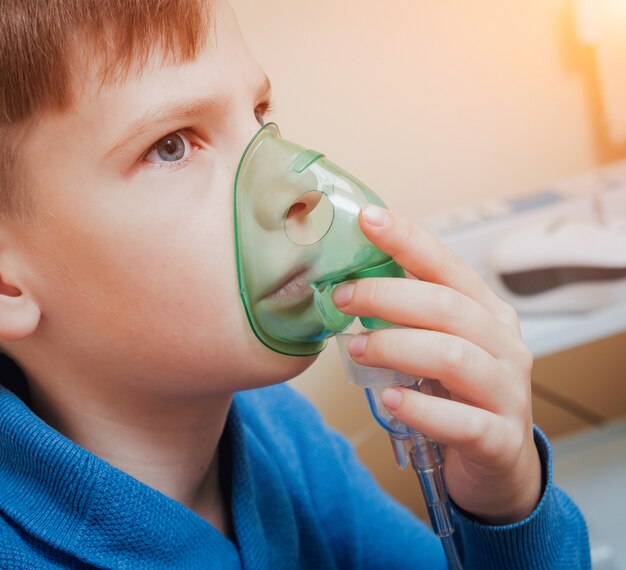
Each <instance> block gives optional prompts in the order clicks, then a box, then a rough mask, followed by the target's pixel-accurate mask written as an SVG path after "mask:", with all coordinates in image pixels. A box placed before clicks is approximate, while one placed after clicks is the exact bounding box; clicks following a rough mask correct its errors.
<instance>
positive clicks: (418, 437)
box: [336, 333, 462, 570]
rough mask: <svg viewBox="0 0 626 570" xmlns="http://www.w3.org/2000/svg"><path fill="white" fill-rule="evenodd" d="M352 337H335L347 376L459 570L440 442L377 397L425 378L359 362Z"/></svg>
mask: <svg viewBox="0 0 626 570" xmlns="http://www.w3.org/2000/svg"><path fill="white" fill-rule="evenodd" d="M353 336H354V335H353V334H349V333H341V334H338V335H337V337H336V338H337V344H338V346H339V353H340V355H341V359H342V362H343V365H344V368H345V370H346V373H347V375H348V379H349V381H350V382H351V383H353V384H356V385H357V386H361V387H362V388H364V389H365V395H366V397H367V402H368V404H369V407H370V411H371V412H372V415H373V416H374V419H375V420H376V422H377V423H378V424H379V425H380V426H381V427H382V428H383V429H385V430H386V431H387V433H388V434H389V439H390V441H391V446H392V448H393V452H394V456H395V459H396V463H397V464H398V467H400V468H401V469H404V468H405V467H406V466H407V465H408V464H409V462H410V463H411V466H412V467H413V470H414V471H415V474H416V475H417V478H418V480H419V483H420V486H421V488H422V494H423V495H424V500H425V501H426V507H427V509H428V516H429V517H430V522H431V525H432V527H433V531H434V532H435V534H436V535H437V536H438V537H439V538H440V539H441V542H442V544H443V548H444V551H445V553H446V557H447V559H448V564H449V566H450V568H451V569H452V570H457V569H461V568H462V565H461V561H460V559H459V555H458V552H457V550H456V546H455V544H454V538H453V534H454V526H453V524H452V511H451V507H450V500H449V498H448V492H447V490H446V484H445V480H444V476H443V458H442V456H441V450H440V449H439V445H438V444H437V442H435V441H433V440H432V439H430V438H429V437H427V436H425V435H424V434H422V433H420V432H418V431H416V430H414V429H412V428H409V427H407V426H405V425H404V424H402V423H400V422H399V421H398V420H396V419H395V418H394V417H393V416H392V415H391V414H390V413H389V412H388V411H387V410H386V408H385V406H384V404H383V403H382V401H381V399H380V395H381V393H382V391H383V390H384V389H385V388H388V387H391V386H403V387H406V388H410V389H412V390H417V391H420V389H421V385H422V383H423V382H426V380H425V379H423V378H416V377H414V376H409V375H408V374H403V373H401V372H396V371H395V370H389V369H386V368H374V367H370V366H363V365H361V364H358V363H357V362H355V361H354V360H353V359H352V358H351V357H350V354H349V353H348V342H349V341H350V339H351V338H352V337H353Z"/></svg>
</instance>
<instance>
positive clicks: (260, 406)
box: [236, 384, 351, 459]
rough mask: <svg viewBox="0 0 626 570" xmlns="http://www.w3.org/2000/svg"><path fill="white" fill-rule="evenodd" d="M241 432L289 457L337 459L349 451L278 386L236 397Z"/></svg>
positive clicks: (299, 398)
mask: <svg viewBox="0 0 626 570" xmlns="http://www.w3.org/2000/svg"><path fill="white" fill-rule="evenodd" d="M236 402H237V408H238V410H239V413H240V416H241V420H242V424H243V426H244V429H245V430H246V431H247V432H248V433H249V434H251V435H253V436H254V438H255V439H256V440H257V441H258V442H259V443H260V444H261V445H263V446H264V447H267V448H271V449H273V450H274V451H277V452H278V453H279V454H281V455H282V454H289V455H290V456H292V457H294V456H300V457H302V456H304V455H308V454H309V453H310V452H311V450H313V449H315V450H316V453H315V455H316V456H317V458H318V459H319V455H320V454H324V455H326V456H334V458H335V459H340V457H342V456H343V455H344V454H345V453H346V452H348V451H349V450H350V448H351V446H350V444H349V443H348V442H347V440H346V439H345V438H344V437H343V436H341V435H340V434H338V433H337V432H335V431H334V430H332V429H330V428H329V427H328V426H327V425H326V424H325V423H324V420H323V419H322V417H321V415H320V413H319V412H318V411H317V409H316V408H315V407H314V406H313V404H311V402H310V401H309V400H307V398H305V397H304V396H303V395H302V394H300V393H299V392H297V391H296V390H294V389H293V388H291V387H290V386H288V385H287V384H278V385H275V386H268V387H266V388H260V389H257V390H251V391H248V392H242V393H239V394H238V395H237V397H236Z"/></svg>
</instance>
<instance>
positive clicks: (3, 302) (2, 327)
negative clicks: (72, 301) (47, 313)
mask: <svg viewBox="0 0 626 570" xmlns="http://www.w3.org/2000/svg"><path fill="white" fill-rule="evenodd" d="M3 270H4V271H3ZM40 319H41V310H40V308H39V305H38V304H37V303H36V302H35V300H34V299H33V298H32V297H31V296H30V295H29V294H28V293H27V292H26V291H25V290H24V289H23V288H22V287H21V286H20V283H19V282H17V280H15V279H11V278H10V277H9V272H8V270H5V268H4V267H3V264H2V256H0V342H12V341H17V340H22V339H24V338H26V337H28V336H30V335H31V334H33V333H34V332H35V330H36V329H37V326H38V325H39V320H40Z"/></svg>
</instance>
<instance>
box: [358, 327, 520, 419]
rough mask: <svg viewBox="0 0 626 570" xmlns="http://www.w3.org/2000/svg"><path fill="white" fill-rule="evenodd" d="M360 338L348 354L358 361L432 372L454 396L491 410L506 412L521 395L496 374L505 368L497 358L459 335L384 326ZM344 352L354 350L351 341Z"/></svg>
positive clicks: (420, 373)
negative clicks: (361, 343)
mask: <svg viewBox="0 0 626 570" xmlns="http://www.w3.org/2000/svg"><path fill="white" fill-rule="evenodd" d="M361 338H363V336H360V337H358V338H357V339H356V340H355V344H358V343H359V339H361ZM364 340H366V343H365V347H364V349H363V347H357V349H358V350H357V352H359V351H360V350H363V353H362V354H361V355H360V356H356V355H355V356H353V358H354V360H355V361H356V362H358V363H359V364H363V365H366V366H373V367H378V368H390V369H393V370H397V371H399V372H403V373H404V374H409V375H411V376H421V377H423V378H437V380H439V381H440V382H441V383H442V385H443V386H444V388H445V389H446V390H448V391H449V392H450V393H451V394H454V396H455V397H456V398H459V399H462V400H464V401H468V402H471V403H472V404H475V405H477V406H480V407H481V408H485V409H487V410H489V411H492V412H494V413H507V411H508V410H509V409H510V402H511V401H518V400H519V399H520V398H521V399H524V398H525V393H524V392H523V391H522V387H521V386H518V385H516V384H514V383H512V382H508V381H503V380H502V377H503V376H505V375H506V374H507V372H506V371H505V370H504V367H503V366H502V365H501V364H500V362H499V361H497V360H496V359H495V358H493V357H492V356H491V355H490V354H488V353H487V352H485V351H484V350H483V349H481V348H479V347H478V346H476V345H474V344H472V343H470V342H468V341H466V340H463V339H461V338H458V337H455V336H452V335H448V334H444V333H440V332H434V331H425V330H412V329H388V330H381V331H377V332H374V333H372V334H369V335H367V336H366V337H365V338H364ZM360 342H362V341H360ZM350 352H351V354H353V352H354V346H353V344H352V343H350ZM416 355H418V356H417V357H416Z"/></svg>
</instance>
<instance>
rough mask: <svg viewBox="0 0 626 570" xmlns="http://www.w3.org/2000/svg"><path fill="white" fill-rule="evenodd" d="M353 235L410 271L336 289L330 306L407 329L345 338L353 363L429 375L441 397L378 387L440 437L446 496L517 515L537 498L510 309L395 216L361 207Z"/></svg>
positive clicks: (525, 362)
mask: <svg viewBox="0 0 626 570" xmlns="http://www.w3.org/2000/svg"><path fill="white" fill-rule="evenodd" d="M359 224H360V227H361V229H362V231H363V233H364V234H365V236H366V237H367V238H368V239H369V240H370V241H371V242H372V243H373V244H374V245H376V246H377V247H378V248H380V249H381V250H383V251H385V252H386V253H388V254H389V255H391V256H392V257H393V258H394V259H395V261H396V262H397V263H398V264H399V265H401V266H402V267H403V268H404V269H405V270H406V271H407V272H408V273H409V274H411V275H412V276H415V277H417V278H418V279H391V278H390V279H383V278H371V279H361V280H358V281H356V282H354V283H351V284H346V285H343V286H341V287H338V288H337V290H336V291H335V292H334V293H333V299H334V301H335V303H336V305H337V307H338V308H339V309H341V311H343V312H345V313H347V314H350V315H357V316H361V317H377V318H380V319H384V320H386V321H389V322H392V323H395V324H398V325H401V326H404V327H409V328H406V329H388V330H380V331H376V332H373V333H371V334H368V335H359V336H357V337H355V338H353V339H352V340H351V341H350V345H349V350H350V354H351V355H352V357H353V358H354V359H355V360H356V361H357V362H359V363H360V364H365V365H370V366H376V367H383V368H393V369H395V370H398V371H401V372H405V373H408V374H412V375H415V376H423V377H425V378H436V379H437V380H439V382H440V383H441V384H442V386H443V387H444V388H445V389H446V390H447V391H448V392H449V393H450V400H448V399H443V398H439V397H436V396H433V395H428V394H423V393H419V392H414V391H412V390H409V389H404V388H401V389H398V388H392V389H388V390H385V391H384V392H383V401H384V403H385V405H386V406H387V408H388V409H389V411H390V412H391V413H392V414H393V415H394V416H395V417H396V418H397V419H398V420H400V421H401V422H403V423H405V424H406V425H409V426H411V427H413V428H415V429H417V430H419V431H421V432H423V433H425V434H426V435H429V436H430V437H432V438H433V439H435V440H436V441H438V442H439V443H441V444H442V446H443V453H444V455H445V467H444V469H445V475H446V483H447V486H448V491H449V493H450V497H451V498H452V499H453V500H454V502H455V503H456V504H457V505H458V506H459V507H461V508H462V509H464V510H466V511H468V512H470V513H472V514H473V515H474V516H476V517H478V518H480V519H481V520H483V521H484V522H486V523H491V524H507V523H512V522H515V521H519V520H522V519H524V518H525V517H527V516H528V515H529V514H530V513H531V512H532V511H533V509H534V508H535V506H536V505H537V502H538V501H539V498H540V495H541V465H540V461H539V455H538V452H537V449H536V447H535V443H534V440H533V428H532V416H531V399H530V374H531V369H532V362H533V358H532V354H531V353H530V351H529V349H528V348H527V347H526V345H525V344H524V342H523V341H522V338H521V334H520V329H519V323H518V318H517V313H516V312H515V310H514V309H513V308H512V307H511V306H510V305H507V304H506V303H504V302H503V301H502V300H501V299H499V298H498V297H497V296H496V295H495V294H494V293H493V292H492V291H491V289H489V287H488V286H487V285H486V283H485V282H484V281H483V280H482V279H481V278H480V277H479V275H478V274H477V273H476V272H475V271H474V270H473V269H471V268H470V267H469V266H468V265H467V264H466V263H465V262H463V261H462V260H461V259H459V258H458V257H457V256H456V255H454V254H453V253H452V252H451V251H450V250H449V249H448V248H446V247H445V246H444V245H443V244H442V243H440V242H439V241H438V240H436V239H435V238H434V237H433V236H432V235H431V234H429V233H427V232H426V231H425V230H423V229H421V228H420V227H418V226H416V225H413V224H411V223H409V222H408V221H407V220H405V219H403V218H401V217H400V216H397V215H396V214H394V213H392V212H390V211H388V210H384V209H382V208H377V207H375V206H369V205H368V206H365V207H364V208H363V210H362V211H361V214H360V217H359Z"/></svg>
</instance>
